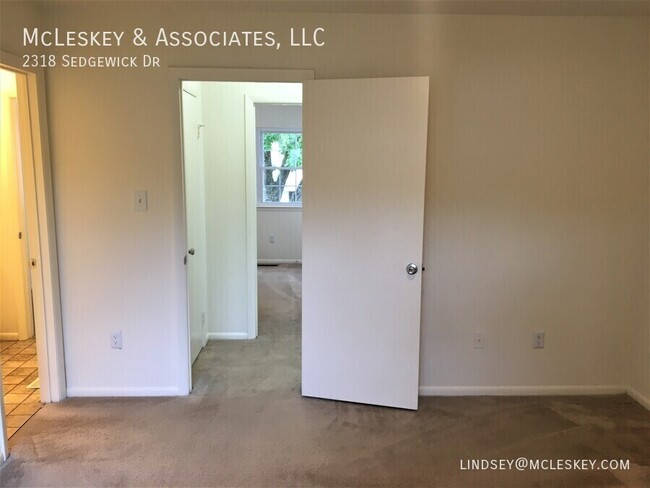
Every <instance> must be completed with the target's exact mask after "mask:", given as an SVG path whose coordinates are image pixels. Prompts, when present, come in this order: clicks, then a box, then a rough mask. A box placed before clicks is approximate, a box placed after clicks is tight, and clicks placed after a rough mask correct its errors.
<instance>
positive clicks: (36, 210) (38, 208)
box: [0, 51, 66, 452]
mask: <svg viewBox="0 0 650 488" xmlns="http://www.w3.org/2000/svg"><path fill="white" fill-rule="evenodd" d="M22 64H23V60H22V58H20V57H18V56H15V55H13V54H10V53H7V52H5V51H0V67H2V68H4V69H7V70H9V71H13V72H15V73H20V74H23V75H25V77H24V79H25V80H26V86H23V90H24V91H26V93H27V97H26V100H22V101H21V100H19V103H20V104H21V105H20V109H21V110H23V111H24V112H27V113H28V115H29V116H28V118H24V119H22V120H24V121H25V122H23V123H24V124H29V125H28V126H27V127H26V129H30V132H31V144H30V143H27V144H22V145H21V151H22V153H23V154H22V157H23V165H22V166H23V178H24V191H25V208H26V220H27V230H28V238H29V252H30V259H33V260H34V263H35V264H34V265H33V266H32V267H31V280H32V292H33V301H34V329H35V333H36V338H37V341H36V347H37V354H38V374H39V378H40V395H41V401H42V402H44V403H50V402H59V401H61V400H63V399H64V398H65V397H66V381H65V359H64V355H63V327H62V320H61V296H60V290H59V269H58V259H57V249H56V233H55V226H54V199H53V193H52V168H51V164H50V150H49V138H48V132H47V113H46V108H45V107H46V105H45V78H44V73H43V70H42V69H36V68H24V67H23V66H22ZM17 81H18V80H17ZM0 413H1V415H2V422H1V423H2V427H3V429H2V430H3V432H2V435H1V436H0V438H2V440H4V439H6V432H5V429H4V427H5V422H4V409H2V411H1V412H0ZM5 452H6V451H5Z"/></svg>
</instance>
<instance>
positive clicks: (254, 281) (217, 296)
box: [181, 81, 302, 391]
mask: <svg viewBox="0 0 650 488" xmlns="http://www.w3.org/2000/svg"><path fill="white" fill-rule="evenodd" d="M181 93H182V95H181V96H182V102H181V104H182V129H183V161H184V163H183V174H184V195H185V213H186V239H187V255H186V257H185V264H186V267H187V268H186V271H187V284H188V322H189V343H190V360H191V363H192V364H194V365H195V366H194V373H197V374H198V373H200V372H201V371H200V370H201V358H199V354H202V358H203V359H205V356H206V355H207V356H209V355H210V354H211V353H210V350H212V349H215V347H216V345H215V346H214V347H213V346H212V345H210V346H208V350H206V351H204V352H203V353H202V352H201V351H202V350H203V348H204V347H206V345H207V344H208V341H217V342H218V343H219V344H220V345H221V346H223V347H224V348H226V349H228V348H231V347H248V346H244V344H242V342H240V341H250V342H254V340H255V339H256V338H258V335H259V334H260V329H259V327H258V276H260V275H259V273H262V275H261V277H262V279H264V278H265V277H266V275H265V274H263V273H264V270H261V271H258V264H261V265H264V264H271V263H268V262H264V259H262V261H260V262H259V263H258V250H259V249H260V248H261V246H260V241H259V239H258V228H259V227H258V226H259V225H260V223H267V222H268V221H269V220H270V221H272V222H274V223H273V224H271V225H272V226H277V227H274V228H276V229H278V230H275V231H272V233H271V234H270V237H269V235H267V234H268V233H267V232H266V230H265V231H264V235H265V238H267V237H268V238H269V239H270V241H272V242H271V244H275V247H276V248H278V247H286V245H287V242H285V241H286V239H285V237H284V235H285V234H286V232H287V231H288V230H289V227H292V229H291V233H292V234H293V237H292V239H293V240H295V239H296V238H297V240H298V243H297V245H298V253H297V254H295V253H294V254H293V256H294V257H293V258H292V259H291V260H290V261H288V262H289V263H291V264H293V265H294V267H295V265H299V263H300V249H299V247H300V237H301V230H300V226H299V224H300V220H299V219H300V213H299V211H300V199H301V191H302V158H301V149H302V147H301V146H302V134H301V127H300V110H301V107H300V103H301V96H302V85H301V84H299V83H254V82H199V81H183V82H182V85H181ZM283 114H284V115H287V114H289V115H293V116H294V119H293V120H291V121H287V120H286V117H285V119H283V117H282V115H283ZM296 115H297V117H295V116H296ZM258 120H259V121H260V123H258V122H257V121H258ZM274 120H277V122H274ZM283 120H284V121H283ZM265 144H266V146H268V147H266V146H265ZM265 165H266V166H267V167H266V168H265ZM284 211H286V213H284V215H283V212H284ZM278 212H279V213H278ZM285 216H286V217H288V219H285V218H284V217H285ZM296 217H298V220H297V222H298V225H297V226H295V225H294V226H290V225H287V224H286V222H289V221H291V222H296ZM278 219H279V220H280V221H283V222H284V221H286V222H285V223H282V222H278ZM265 229H266V227H265ZM289 244H290V245H292V246H293V247H296V243H295V242H290V243H289ZM285 261H286V259H285ZM272 264H274V265H278V264H285V263H284V262H282V263H280V262H275V261H274V262H273V263H272ZM276 271H277V270H276ZM295 271H296V270H295V269H294V270H292V271H291V273H293V274H295ZM298 310H299V308H298ZM297 337H298V338H299V336H297ZM234 341H236V342H237V344H236V345H233V342H234ZM217 342H215V344H216V343H217ZM258 342H259V341H258ZM298 344H299V341H298ZM219 356H220V357H221V358H224V357H226V356H227V354H219ZM197 358H199V361H198V362H197ZM204 362H205V361H204ZM253 362H254V361H253ZM295 362H299V356H296V358H295ZM195 376H196V375H195ZM193 383H194V384H193V386H194V388H195V390H194V391H197V390H201V389H205V387H206V386H205V385H204V384H203V382H202V381H193Z"/></svg>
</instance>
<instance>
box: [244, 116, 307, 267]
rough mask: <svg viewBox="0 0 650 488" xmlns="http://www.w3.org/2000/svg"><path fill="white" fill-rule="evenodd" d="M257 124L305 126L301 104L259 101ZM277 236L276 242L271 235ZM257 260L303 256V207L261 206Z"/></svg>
mask: <svg viewBox="0 0 650 488" xmlns="http://www.w3.org/2000/svg"><path fill="white" fill-rule="evenodd" d="M255 118H256V120H255V122H256V124H257V127H258V128H264V129H274V128H291V129H301V128H302V107H301V106H299V105H275V104H258V105H256V106H255ZM271 235H272V236H274V238H275V242H274V243H272V242H270V239H269V237H270V236H271ZM257 260H258V262H261V263H275V262H286V261H291V262H295V261H301V260H302V209H301V208H295V207H294V208H287V207H285V208H281V207H260V208H258V210H257Z"/></svg>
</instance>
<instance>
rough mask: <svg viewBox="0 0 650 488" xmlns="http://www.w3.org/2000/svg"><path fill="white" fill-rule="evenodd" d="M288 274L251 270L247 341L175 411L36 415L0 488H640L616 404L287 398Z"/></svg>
mask: <svg viewBox="0 0 650 488" xmlns="http://www.w3.org/2000/svg"><path fill="white" fill-rule="evenodd" d="M299 318H300V268H298V267H290V268H287V267H278V268H260V337H259V339H258V340H256V341H237V342H211V343H210V344H209V345H208V346H207V348H206V349H205V350H204V351H203V352H202V353H201V355H200V357H199V359H198V360H197V362H196V364H195V367H194V376H195V391H194V393H193V394H192V395H191V396H189V397H186V398H164V399H156V398H149V399H109V400H106V399H72V400H68V401H65V402H63V403H61V404H57V405H46V406H45V407H44V408H43V409H42V410H41V411H39V412H38V413H37V414H36V415H35V416H34V418H33V419H32V420H30V421H29V422H28V423H27V424H26V425H25V426H24V427H23V428H22V429H21V430H20V431H19V432H18V433H17V434H16V435H15V436H14V438H13V439H12V440H11V443H10V446H11V452H12V454H11V458H10V460H9V461H8V462H7V463H6V464H5V465H4V466H3V467H2V468H0V485H1V486H3V487H4V486H87V485H100V486H252V487H267V486H270V487H279V486H382V487H395V486H422V487H425V486H427V487H428V486H453V487H464V486H481V487H491V486H493V487H514V486H516V487H536V486H539V487H554V486H557V487H560V486H562V487H572V488H573V487H580V486H585V487H592V486H593V487H596V486H633V487H644V486H650V467H649V466H648V465H649V464H650V413H649V412H648V411H646V410H644V409H643V408H642V407H641V406H639V405H638V404H636V403H635V402H634V401H632V400H631V399H630V398H628V397H627V396H603V397H571V398H569V397H547V398H541V397H537V398H515V397H500V398H495V397H471V398H470V397H460V398H459V397H456V398H423V399H422V400H421V407H420V410H419V411H418V412H409V411H401V410H394V409H388V408H378V407H370V406H363V405H355V404H347V403H340V402H331V401H324V400H315V399H305V398H302V397H301V396H300V369H299V366H300V356H299V353H300V322H299ZM520 456H525V457H529V458H539V459H543V458H550V459H554V460H556V459H597V460H601V459H629V460H630V470H629V471H608V470H587V471H577V470H568V471H521V472H520V471H516V470H513V471H467V470H461V469H460V462H461V460H468V459H472V458H496V459H498V458H504V459H507V458H517V457H520Z"/></svg>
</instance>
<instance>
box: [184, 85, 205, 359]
mask: <svg viewBox="0 0 650 488" xmlns="http://www.w3.org/2000/svg"><path fill="white" fill-rule="evenodd" d="M182 93H183V103H182V108H183V164H184V168H183V169H184V171H183V175H184V184H185V212H186V226H187V227H186V232H187V245H188V250H187V255H186V261H185V263H186V265H187V287H188V295H189V300H188V304H189V314H188V315H189V323H190V354H191V361H192V363H194V361H196V358H197V357H198V356H199V353H200V352H201V349H203V346H205V341H206V310H207V261H206V254H207V252H206V251H207V250H206V245H205V242H206V237H205V188H204V163H203V139H202V138H203V135H204V131H203V113H202V106H201V98H200V97H201V90H200V86H199V84H198V83H192V82H189V83H188V82H184V84H183V92H182Z"/></svg>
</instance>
